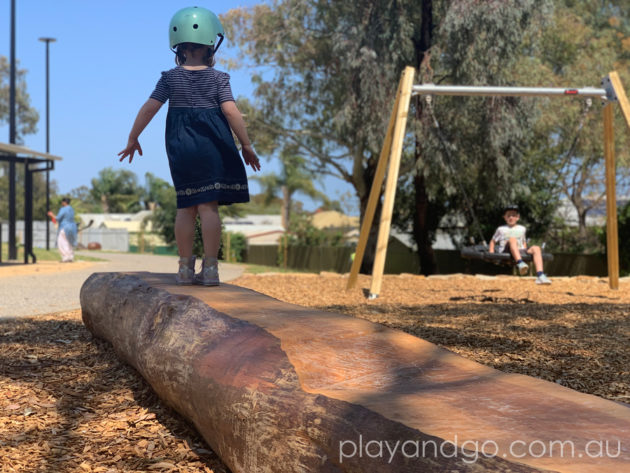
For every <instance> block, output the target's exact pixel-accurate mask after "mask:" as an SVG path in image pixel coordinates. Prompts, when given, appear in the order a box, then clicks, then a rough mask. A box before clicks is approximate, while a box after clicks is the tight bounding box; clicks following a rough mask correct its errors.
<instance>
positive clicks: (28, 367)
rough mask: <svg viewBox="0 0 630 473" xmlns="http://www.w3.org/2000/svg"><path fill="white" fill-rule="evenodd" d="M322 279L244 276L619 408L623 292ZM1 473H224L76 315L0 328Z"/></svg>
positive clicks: (293, 298) (594, 282)
mask: <svg viewBox="0 0 630 473" xmlns="http://www.w3.org/2000/svg"><path fill="white" fill-rule="evenodd" d="M346 281H347V279H346V277H344V276H339V275H335V274H326V273H322V274H321V275H309V274H299V275H296V274H270V275H245V276H242V277H241V278H239V279H238V280H236V281H234V283H235V284H238V285H240V286H243V287H249V288H251V289H254V290H257V291H260V292H263V293H265V294H268V295H270V296H272V297H275V298H277V299H281V300H284V301H287V302H291V303H295V304H300V305H303V306H309V307H316V308H318V309H323V310H330V311H335V312H342V313H345V314H348V315H351V316H354V317H361V318H364V319H367V320H371V321H373V322H377V323H381V324H385V325H387V326H390V327H394V328H398V329H401V330H404V331H406V332H409V333H412V334H414V335H417V336H419V337H421V338H424V339H425V340H429V341H431V342H433V343H436V344H437V345H440V346H442V347H444V348H447V349H449V350H452V351H454V352H456V353H459V354H461V355H462V356H465V357H467V358H470V359H473V360H476V361H478V362H480V363H483V364H486V365H489V366H493V367H495V368H497V369H499V370H502V371H506V372H514V373H522V374H527V375H531V376H536V377H538V378H542V379H546V380H549V381H552V382H556V383H559V384H562V385H564V386H568V387H570V388H573V389H576V390H578V391H581V392H585V393H590V394H595V395H597V396H601V397H603V398H606V399H610V400H614V401H618V402H624V403H630V353H629V351H628V346H629V344H630V282H628V281H622V282H621V284H620V289H619V290H618V291H612V290H610V289H609V288H608V283H607V281H606V280H604V279H599V278H587V277H584V278H570V279H560V278H557V279H555V280H554V282H553V284H552V285H551V286H536V285H535V284H534V282H533V279H528V278H515V277H499V278H492V279H483V278H475V277H470V276H468V277H467V276H456V277H449V278H423V277H421V276H412V275H401V276H386V277H385V278H384V281H383V286H382V289H381V291H380V297H379V298H377V299H375V300H367V299H366V297H365V296H366V294H367V293H369V288H370V282H371V279H370V278H369V277H367V276H359V280H358V284H357V287H356V288H354V289H351V290H349V291H346V290H345V286H346ZM0 393H2V395H0V471H1V472H3V473H4V472H14V471H15V472H17V471H19V472H50V473H52V472H55V473H56V472H112V473H113V472H141V471H142V472H145V471H165V472H175V471H177V472H184V473H188V472H211V471H213V472H216V473H221V472H227V471H229V470H228V469H227V467H225V465H223V464H222V463H221V461H220V460H219V459H218V457H217V456H216V455H215V454H214V453H213V452H212V451H210V449H209V448H208V447H207V446H206V445H205V443H204V441H203V440H202V439H201V438H200V437H199V436H198V435H197V434H196V432H195V431H194V429H193V428H191V427H190V426H189V425H188V424H187V423H186V421H184V420H183V419H182V418H181V417H179V416H178V415H177V414H176V413H175V412H173V411H172V410H171V409H169V408H168V407H167V406H165V405H163V404H162V403H161V402H160V401H159V399H158V398H157V397H156V396H155V395H154V394H153V392H152V390H151V388H150V387H149V386H148V385H147V384H146V383H145V382H144V381H143V379H142V378H141V377H140V376H139V375H138V374H137V373H136V372H135V371H134V370H133V369H132V368H130V367H128V366H127V365H125V364H124V363H122V362H121V361H119V360H118V358H117V357H116V355H115V354H114V352H113V350H112V349H111V346H109V345H108V344H107V343H105V342H102V341H100V340H97V339H94V338H92V336H91V335H90V334H89V332H88V331H87V330H86V329H85V327H84V326H83V324H82V323H81V318H80V312H79V311H75V312H67V313H62V314H51V315H47V316H42V317H37V318H29V319H6V320H0Z"/></svg>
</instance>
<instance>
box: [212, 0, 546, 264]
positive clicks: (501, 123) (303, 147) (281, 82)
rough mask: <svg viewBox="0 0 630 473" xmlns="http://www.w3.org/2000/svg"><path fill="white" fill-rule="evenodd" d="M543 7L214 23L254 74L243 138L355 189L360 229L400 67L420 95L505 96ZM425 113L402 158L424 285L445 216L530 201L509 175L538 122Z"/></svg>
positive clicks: (445, 8) (280, 11)
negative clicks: (475, 87)
mask: <svg viewBox="0 0 630 473" xmlns="http://www.w3.org/2000/svg"><path fill="white" fill-rule="evenodd" d="M548 4H549V1H548V0H524V1H516V0H510V1H505V0H487V1H484V2H479V1H472V0H459V1H453V2H447V1H430V0H423V1H417V0H400V1H395V0H376V1H374V0H371V1H370V0H359V1H356V2H325V1H319V0H310V1H304V0H282V1H280V0H277V1H274V2H272V3H268V4H262V5H258V6H256V7H254V8H251V9H237V10H232V11H230V12H229V13H228V14H226V15H225V16H224V17H223V18H222V19H223V21H224V23H225V25H226V28H227V30H228V37H230V38H234V39H235V40H236V42H237V44H238V45H239V46H240V47H241V49H242V52H243V57H244V58H249V60H250V61H251V64H250V65H252V66H258V67H259V68H261V69H259V70H262V72H260V73H257V74H255V75H254V82H255V84H256V98H257V103H256V104H254V106H255V107H256V108H258V109H259V110H260V113H258V114H255V115H252V117H251V120H252V121H251V127H252V128H256V127H258V128H261V129H266V130H268V131H269V133H271V134H273V135H274V136H275V137H276V138H277V140H278V141H281V142H285V143H290V144H292V145H294V146H296V147H297V148H298V149H299V151H300V152H301V153H303V155H304V156H307V157H308V159H307V160H306V164H307V166H308V167H309V168H310V169H311V170H312V171H314V172H317V173H320V174H330V175H334V176H336V177H338V178H340V179H342V180H344V181H346V182H348V183H349V184H351V185H352V186H353V188H354V190H355V192H356V195H357V198H358V200H359V202H360V210H361V215H362V216H363V214H364V212H365V209H366V206H367V201H368V197H369V192H370V186H371V183H372V180H373V176H374V173H375V169H376V165H377V160H378V156H379V152H380V148H381V146H382V142H383V138H384V135H385V130H386V127H387V120H388V118H389V113H390V110H391V107H392V104H393V101H394V94H395V89H396V86H397V83H398V80H399V78H400V73H401V72H402V70H403V68H404V67H405V66H407V65H412V66H414V67H415V68H416V69H418V70H419V74H418V78H419V79H418V80H419V81H422V82H426V81H434V82H440V83H451V84H466V83H467V84H492V85H510V84H511V80H512V79H513V77H512V75H511V73H512V72H513V70H514V69H515V67H516V64H517V63H518V61H517V58H518V57H519V55H522V54H523V53H524V51H523V43H524V38H525V37H527V34H528V32H530V31H532V30H537V29H540V25H541V22H542V21H543V18H544V17H545V14H546V13H547V9H548ZM432 106H433V108H432V109H429V108H428V107H427V105H426V103H425V102H423V101H421V99H418V101H417V102H416V103H415V104H414V109H413V110H412V114H413V115H414V116H415V117H416V120H415V123H414V126H413V127H411V130H412V131H413V136H409V137H408V139H407V140H406V142H405V143H406V144H405V149H404V157H405V159H404V162H405V163H406V164H407V165H408V166H409V170H412V172H413V175H412V178H413V182H414V188H413V191H412V192H410V193H408V194H407V195H409V199H408V202H407V203H408V204H409V205H411V206H412V207H413V208H412V210H411V211H407V215H409V216H412V217H413V220H414V223H413V228H414V235H415V238H416V241H417V242H418V248H419V253H420V256H421V266H422V268H423V271H424V272H432V271H433V267H432V266H433V265H432V259H433V258H432V254H431V244H432V243H433V235H434V232H435V229H436V228H437V224H438V222H439V220H440V217H441V216H442V215H443V214H444V212H447V211H450V210H456V209H462V208H463V209H465V210H467V212H466V215H467V216H468V215H469V213H470V212H471V211H472V210H473V207H474V208H479V210H480V211H483V209H484V208H485V209H490V208H491V207H492V210H494V209H495V208H496V202H497V201H500V200H504V199H507V198H510V197H512V196H513V195H516V194H522V193H523V192H524V191H525V190H526V189H525V188H526V185H522V186H521V185H520V183H519V181H518V180H517V179H516V176H517V175H518V169H519V163H520V162H521V160H522V157H523V155H524V154H523V151H522V150H523V147H522V143H523V141H524V140H526V139H527V133H528V130H530V129H531V123H530V121H531V119H532V118H533V116H534V113H533V107H532V106H531V105H529V104H528V103H524V102H523V101H521V100H518V99H513V98H501V99H462V98H452V97H451V98H444V97H442V98H439V99H437V98H436V99H434V103H433V104H432ZM434 118H437V121H438V122H439V123H440V124H441V126H442V131H441V133H436V131H435V130H434V129H433V125H432V124H433V123H434ZM403 171H407V168H405V169H403ZM401 178H402V179H409V176H408V175H405V172H403V173H402V176H401ZM519 186H520V187H519ZM465 197H468V198H469V199H465ZM468 202H472V204H468ZM482 213H483V212H482ZM468 218H469V219H470V217H468ZM373 240H374V238H372V241H373ZM371 248H373V247H372V246H371V245H368V251H367V252H366V255H367V256H368V258H367V261H366V262H367V264H366V265H365V266H364V268H363V269H364V270H365V269H366V266H369V265H370V264H371V261H370V258H369V255H370V249H371Z"/></svg>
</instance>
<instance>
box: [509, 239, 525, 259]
mask: <svg viewBox="0 0 630 473" xmlns="http://www.w3.org/2000/svg"><path fill="white" fill-rule="evenodd" d="M508 245H509V247H510V253H511V254H512V258H514V261H520V260H521V259H522V258H521V251H520V249H519V247H518V241H517V240H516V238H510V239H509V240H508Z"/></svg>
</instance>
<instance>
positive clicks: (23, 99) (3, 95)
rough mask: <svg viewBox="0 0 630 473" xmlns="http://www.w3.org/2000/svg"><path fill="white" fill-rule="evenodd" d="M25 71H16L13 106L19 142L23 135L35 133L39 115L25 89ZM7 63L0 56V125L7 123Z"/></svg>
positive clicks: (8, 71)
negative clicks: (14, 106) (15, 113)
mask: <svg viewBox="0 0 630 473" xmlns="http://www.w3.org/2000/svg"><path fill="white" fill-rule="evenodd" d="M26 73H27V71H26V69H19V68H18V69H17V70H16V87H15V104H16V112H17V116H16V122H17V129H16V135H17V141H18V142H21V141H22V137H23V136H24V135H30V134H32V133H36V132H37V122H38V121H39V114H38V113H37V110H35V109H34V108H32V107H31V104H30V102H31V99H30V96H29V94H28V92H27V88H26ZM9 74H10V66H9V61H7V58H6V57H4V56H0V124H2V123H8V121H9V114H10V110H9V99H10V97H9V93H10V87H9Z"/></svg>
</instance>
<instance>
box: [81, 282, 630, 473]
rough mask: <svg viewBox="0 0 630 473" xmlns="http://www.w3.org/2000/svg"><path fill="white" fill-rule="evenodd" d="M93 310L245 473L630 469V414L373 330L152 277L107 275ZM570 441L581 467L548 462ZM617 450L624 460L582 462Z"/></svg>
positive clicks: (90, 293)
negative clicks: (605, 446) (554, 448)
mask: <svg viewBox="0 0 630 473" xmlns="http://www.w3.org/2000/svg"><path fill="white" fill-rule="evenodd" d="M81 308H82V316H83V321H84V323H85V326H86V327H87V328H88V330H90V332H91V333H92V334H94V336H96V337H99V338H102V339H105V340H107V341H109V342H110V343H111V344H112V345H113V348H114V350H115V351H116V353H117V354H118V355H119V356H120V357H121V358H123V359H124V360H125V361H127V362H128V363H129V364H130V365H132V366H133V367H134V368H135V369H136V370H137V371H138V372H139V373H140V374H141V375H142V376H143V377H144V378H145V379H146V380H147V382H148V383H149V384H150V385H151V386H152V387H153V389H154V390H155V392H156V393H157V394H158V396H159V397H160V398H161V399H162V400H163V401H164V402H166V403H167V404H168V405H170V406H171V407H173V408H174V409H175V410H177V411H178V412H179V413H180V414H181V415H183V416H184V417H185V418H187V419H188V420H189V421H191V422H192V423H193V424H194V426H195V427H196V428H197V430H198V431H199V433H200V434H201V435H202V436H203V437H204V439H205V440H206V441H207V442H208V444H209V445H210V446H211V447H212V449H213V450H214V451H215V452H216V453H217V454H218V455H219V457H220V458H221V459H222V460H223V461H224V462H225V463H226V464H227V466H228V467H229V468H230V470H231V471H233V472H234V473H252V472H297V471H299V472H304V473H322V472H330V473H332V472H339V473H342V472H376V471H378V472H382V473H386V472H387V473H389V472H391V473H394V472H395V473H412V472H420V471H422V472H445V471H458V472H462V473H464V472H467V473H473V472H475V473H480V472H488V473H489V472H493V473H497V472H508V471H509V472H512V473H517V472H520V473H525V472H527V473H534V472H539V473H540V472H542V471H557V472H576V471H588V472H595V471H597V472H600V473H617V472H620V471H624V469H625V470H627V465H628V463H629V462H630V452H629V451H628V450H627V449H626V448H623V447H621V448H620V446H621V445H624V446H625V445H628V444H630V408H628V407H627V406H626V405H623V404H621V403H616V402H613V401H609V400H605V399H602V398H599V397H597V396H593V395H587V394H583V393H579V392H576V391H572V390H570V389H567V388H565V387H563V386H560V385H559V384H557V383H554V382H549V381H543V380H541V379H537V378H533V377H529V376H523V375H517V374H514V373H502V372H500V371H497V370H495V369H493V368H490V367H488V366H483V365H481V364H479V363H476V362H474V361H472V360H469V359H466V358H464V357H461V356H459V355H456V354H455V353H453V352H450V351H448V350H445V349H443V348H440V347H437V346H436V345H433V344H432V343H429V342H427V341H425V340H422V339H420V338H417V337H415V336H413V335H410V334H408V333H405V332H402V331H399V330H395V329H391V328H388V327H385V326H383V325H381V324H377V323H372V322H369V321H367V320H363V319H361V318H358V317H352V316H348V315H342V314H339V313H334V312H324V311H321V310H318V309H315V308H307V307H300V306H297V305H293V304H288V303H285V302H282V301H279V300H277V299H274V298H271V297H268V296H265V295H263V294H260V293H257V292H255V291H252V290H249V289H245V288H242V287H238V286H232V285H230V284H221V285H220V286H218V287H214V288H212V289H210V290H209V289H207V288H203V287H200V286H177V285H175V284H174V278H173V275H172V274H155V273H147V272H142V273H94V274H93V275H92V276H90V277H89V278H88V279H87V280H86V281H85V283H84V284H83V287H82V288H81ZM569 439H570V443H571V445H572V446H573V447H574V449H575V450H574V452H575V455H571V454H569V451H570V449H569V448H568V447H567V450H564V452H565V455H563V454H561V453H559V452H558V453H555V452H554V454H551V453H549V451H547V453H549V454H545V455H538V453H540V446H541V445H543V444H544V445H548V446H549V447H548V448H552V445H557V443H559V442H563V441H564V440H569ZM385 441H387V442H388V444H387V445H388V446H389V447H390V449H391V450H389V451H387V447H385V446H384V445H383V442H385ZM605 441H609V442H610V449H609V450H607V451H608V452H610V453H609V455H601V456H589V455H585V454H584V455H582V452H591V451H592V452H593V453H594V454H596V452H597V450H596V448H597V445H595V443H596V442H599V443H600V444H602V443H603V442H605ZM415 442H418V443H419V444H420V445H423V446H426V449H425V448H424V447H422V448H420V449H419V450H416V449H415V448H414V445H413V444H414V443H415ZM447 442H450V444H448V443H447ZM518 442H520V443H518ZM617 442H619V444H618V443H617ZM453 443H455V444H456V445H455V446H454V445H453ZM405 444H406V447H405V446H404V445H405ZM379 445H380V448H379ZM433 445H435V447H433ZM495 445H496V446H495ZM510 445H514V446H515V447H516V446H517V445H518V448H513V449H512V450H510ZM528 445H531V447H533V448H531V449H528V448H527V446H528ZM562 445H564V444H562ZM394 446H396V448H397V453H396V454H394V448H395V447H394ZM442 447H445V448H442ZM453 447H454V448H455V451H454V450H453ZM591 447H592V450H589V448H591ZM464 449H465V450H466V451H464ZM379 451H380V452H381V454H379ZM403 451H406V452H407V453H408V454H409V455H404V454H403V453H402V452H403ZM484 451H485V453H486V455H484V454H483V452H484ZM414 452H416V453H414ZM600 452H601V445H600ZM471 457H472V458H474V459H475V461H469V462H467V461H466V460H471Z"/></svg>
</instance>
